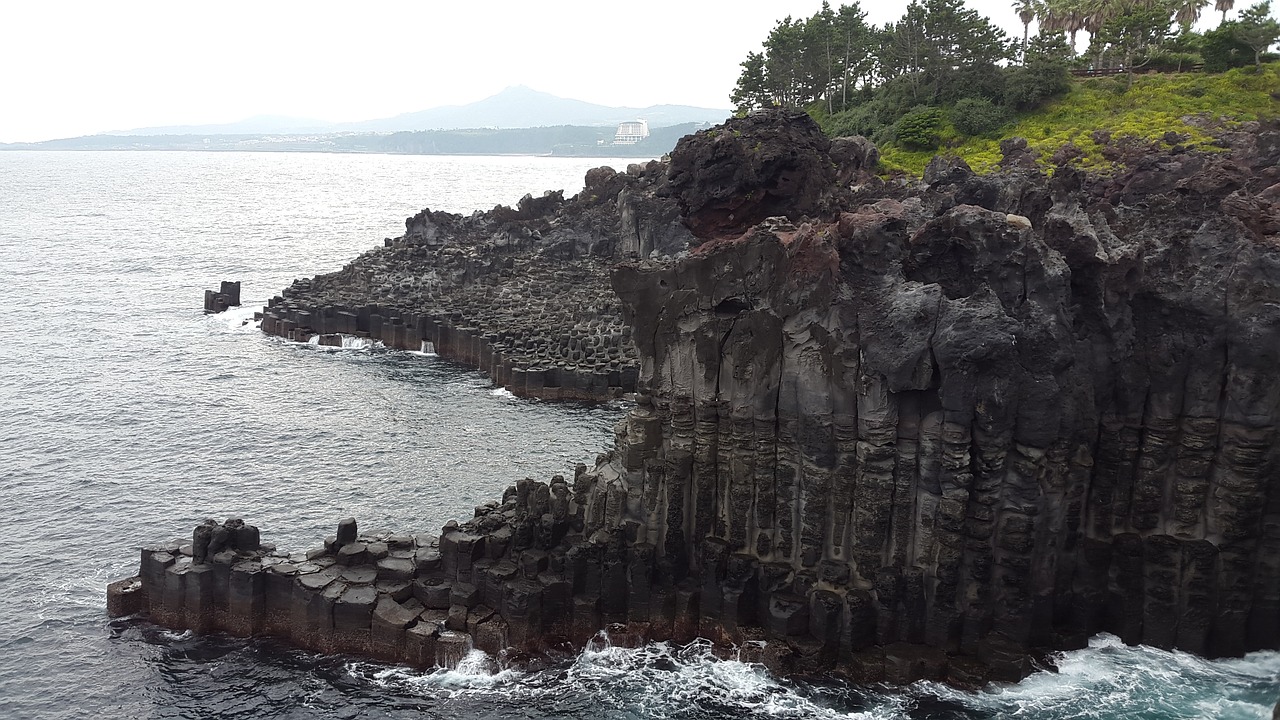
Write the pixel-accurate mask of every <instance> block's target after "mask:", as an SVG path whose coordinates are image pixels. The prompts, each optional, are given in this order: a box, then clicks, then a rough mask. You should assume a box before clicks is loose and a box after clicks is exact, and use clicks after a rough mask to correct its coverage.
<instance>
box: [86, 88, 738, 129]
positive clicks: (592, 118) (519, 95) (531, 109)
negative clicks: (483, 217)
mask: <svg viewBox="0 0 1280 720" xmlns="http://www.w3.org/2000/svg"><path fill="white" fill-rule="evenodd" d="M731 114H732V111H731V110H728V109H718V108H700V107H690V106H687V105H653V106H651V107H647V108H626V107H608V106H605V105H596V104H594V103H589V102H583V101H582V100H570V99H568V98H562V97H557V96H555V95H552V94H550V93H545V92H539V91H537V90H532V89H530V88H527V87H524V86H516V87H509V88H507V89H506V90H503V91H502V92H500V93H498V94H497V95H493V96H490V97H487V98H485V99H483V100H478V101H476V102H473V103H471V104H469V105H446V106H444V107H437V108H432V109H430V110H420V111H418V112H411V113H405V114H403V115H396V116H395V117H390V118H382V119H378V120H362V121H359V122H348V123H326V122H323V121H321V120H312V119H307V118H295V117H284V116H279V115H258V116H256V117H251V118H247V119H245V120H241V121H239V122H234V123H224V124H219V125H175V126H169V127H149V128H136V129H133V130H117V131H114V132H110V133H102V134H104V135H130V136H131V135H270V134H278V135H309V134H321V133H370V132H377V133H385V132H402V131H410V132H412V131H421V130H458V129H464V128H534V127H552V126H559V125H580V126H592V125H598V126H603V125H617V124H618V123H620V122H626V121H628V120H645V121H647V122H648V123H649V127H650V128H660V127H669V126H672V125H682V124H684V123H704V122H708V123H718V122H721V121H722V120H724V119H725V118H727V117H729V115H731Z"/></svg>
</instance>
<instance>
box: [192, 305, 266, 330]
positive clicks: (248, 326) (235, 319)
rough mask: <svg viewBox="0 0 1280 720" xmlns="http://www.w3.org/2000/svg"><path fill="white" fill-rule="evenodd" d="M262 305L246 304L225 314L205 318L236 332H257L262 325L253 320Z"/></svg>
mask: <svg viewBox="0 0 1280 720" xmlns="http://www.w3.org/2000/svg"><path fill="white" fill-rule="evenodd" d="M261 305H262V304H261V303H246V304H243V305H237V306H235V307H231V308H227V309H226V310H225V311H224V312H220V313H214V314H212V315H205V318H206V319H207V320H208V321H209V322H211V323H214V324H215V325H217V326H218V327H219V328H225V329H227V330H231V331H234V332H250V331H257V330H258V326H259V325H260V324H261V323H260V322H259V321H257V320H254V319H253V314H254V313H255V312H257V311H258V309H259V308H260V307H261Z"/></svg>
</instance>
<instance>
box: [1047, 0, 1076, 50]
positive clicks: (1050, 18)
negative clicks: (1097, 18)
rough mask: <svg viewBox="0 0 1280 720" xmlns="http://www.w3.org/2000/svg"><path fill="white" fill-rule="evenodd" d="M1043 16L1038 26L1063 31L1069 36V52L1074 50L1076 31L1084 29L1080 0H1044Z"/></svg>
mask: <svg viewBox="0 0 1280 720" xmlns="http://www.w3.org/2000/svg"><path fill="white" fill-rule="evenodd" d="M1045 5H1046V6H1047V7H1046V10H1045V18H1044V19H1043V20H1041V22H1040V27H1041V29H1043V30H1050V31H1052V32H1065V33H1067V35H1068V36H1070V38H1071V39H1070V44H1071V52H1072V53H1073V54H1074V53H1075V51H1076V33H1078V32H1080V31H1081V30H1083V29H1084V21H1085V13H1084V2H1083V1H1082V0H1046V2H1045Z"/></svg>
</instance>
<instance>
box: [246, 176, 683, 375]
mask: <svg viewBox="0 0 1280 720" xmlns="http://www.w3.org/2000/svg"><path fill="white" fill-rule="evenodd" d="M665 178H666V174H665V166H664V165H662V164H660V163H649V164H646V165H633V166H631V168H630V169H629V170H628V172H626V173H621V174H620V173H616V172H614V171H613V170H612V169H611V168H607V167H606V168H597V169H595V170H592V171H590V172H588V173H587V178H586V187H585V188H584V189H583V190H582V192H580V193H579V194H578V195H577V196H575V197H574V198H571V199H569V200H565V199H564V197H563V194H562V193H560V192H553V193H547V194H545V195H543V196H542V197H537V198H535V197H533V196H525V198H524V199H522V200H521V201H520V202H519V203H518V204H517V206H516V207H515V208H509V207H505V206H498V207H496V208H494V209H493V210H492V211H490V212H487V213H477V214H475V215H472V216H470V217H461V216H458V215H453V214H450V213H444V212H433V211H431V210H423V211H422V212H420V213H418V214H417V215H415V216H413V217H411V218H408V219H407V220H406V221H405V233H404V235H402V236H400V237H398V238H395V239H388V240H387V241H386V242H385V244H384V247H381V248H376V249H374V250H371V251H369V252H367V253H365V254H364V255H361V256H360V257H359V258H357V259H356V260H355V261H353V262H352V263H350V264H349V265H347V266H346V267H344V268H343V269H342V270H340V271H338V272H335V273H331V274H328V275H320V276H318V277H315V278H310V279H303V280H298V281H295V282H294V283H293V285H291V286H290V287H289V288H287V289H286V290H285V291H284V292H283V293H281V295H279V296H277V297H275V298H273V299H272V300H271V301H270V302H269V303H268V305H267V307H265V308H264V309H263V312H262V313H261V314H260V317H261V320H262V330H263V331H264V332H266V333H269V334H272V335H279V336H281V337H285V338H288V339H290V340H294V341H298V342H307V341H310V340H311V339H312V338H317V340H316V341H317V342H319V343H321V344H330V345H341V344H342V336H354V337H366V338H371V339H373V340H378V341H381V342H382V343H383V344H385V345H387V346H388V347H392V348H397V349H403V350H413V351H428V352H434V353H437V354H439V355H440V356H441V357H444V358H447V359H449V360H453V361H455V362H459V363H462V364H466V365H470V366H472V367H475V368H478V369H480V370H482V371H484V372H486V373H488V374H489V375H490V377H492V378H493V380H494V382H495V383H497V384H498V385H501V386H503V387H506V388H507V389H509V390H510V391H511V392H513V393H514V394H516V395H520V396H523V397H536V398H543V399H551V400H605V399H609V398H611V397H617V396H619V395H620V394H622V393H626V392H632V391H634V389H635V378H636V372H637V359H636V355H635V347H634V344H633V343H632V341H631V337H630V328H628V327H627V326H626V325H625V324H624V323H623V322H622V316H621V308H619V306H618V303H617V298H616V296H615V295H614V294H613V292H612V290H611V289H610V288H609V286H608V268H609V265H610V264H611V263H612V262H614V261H616V260H618V259H622V258H627V257H650V256H657V257H661V256H665V255H670V254H676V253H679V252H682V251H684V250H685V249H686V248H687V247H688V244H689V241H690V239H691V235H690V234H689V231H688V230H687V229H685V227H684V226H683V225H682V224H681V223H680V216H679V212H678V208H677V206H676V203H675V201H674V200H672V199H670V198H667V197H664V196H662V195H660V193H659V191H660V189H661V187H662V186H663V185H665V182H666V179H665ZM317 336H318V337H317Z"/></svg>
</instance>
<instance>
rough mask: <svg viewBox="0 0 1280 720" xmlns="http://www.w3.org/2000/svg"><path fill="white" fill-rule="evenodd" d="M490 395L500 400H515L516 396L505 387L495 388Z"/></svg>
mask: <svg viewBox="0 0 1280 720" xmlns="http://www.w3.org/2000/svg"><path fill="white" fill-rule="evenodd" d="M489 394H490V395H492V396H494V397H500V398H515V394H514V393H512V392H511V391H510V390H508V389H506V388H504V387H500V388H494V389H492V390H490V391H489Z"/></svg>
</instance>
